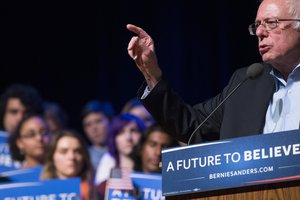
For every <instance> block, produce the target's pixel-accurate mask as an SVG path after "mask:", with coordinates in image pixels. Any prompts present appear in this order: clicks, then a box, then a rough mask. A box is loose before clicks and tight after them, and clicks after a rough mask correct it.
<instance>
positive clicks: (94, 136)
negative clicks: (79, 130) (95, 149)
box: [83, 112, 109, 146]
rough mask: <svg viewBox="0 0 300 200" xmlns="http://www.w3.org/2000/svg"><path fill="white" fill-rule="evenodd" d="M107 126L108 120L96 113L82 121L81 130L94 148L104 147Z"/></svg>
mask: <svg viewBox="0 0 300 200" xmlns="http://www.w3.org/2000/svg"><path fill="white" fill-rule="evenodd" d="M108 126H109V120H108V118H107V117H106V116H105V115H104V114H102V113H98V112H92V113H90V114H88V115H87V116H86V117H85V118H84V119H83V129H84V132H85V134H86V135H87V137H88V138H89V140H90V141H91V143H92V144H93V145H94V146H106V136H107V131H108Z"/></svg>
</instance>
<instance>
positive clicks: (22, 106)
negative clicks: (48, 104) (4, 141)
mask: <svg viewBox="0 0 300 200" xmlns="http://www.w3.org/2000/svg"><path fill="white" fill-rule="evenodd" d="M42 112H43V107H42V98H41V96H40V95H39V93H38V91H37V90H36V89H35V88H34V87H32V86H30V85H23V84H14V85H11V86H10V87H8V88H7V89H6V90H5V91H4V92H3V93H2V95H1V97H0V129H1V130H4V131H7V132H8V133H12V132H14V131H15V130H16V128H17V126H18V123H19V122H20V121H21V120H22V118H23V117H24V116H25V115H30V114H39V115H41V114H42Z"/></svg>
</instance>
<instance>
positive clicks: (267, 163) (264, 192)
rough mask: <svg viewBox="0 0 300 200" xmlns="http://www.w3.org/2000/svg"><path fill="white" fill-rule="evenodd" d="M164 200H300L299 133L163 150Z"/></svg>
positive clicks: (287, 132)
mask: <svg viewBox="0 0 300 200" xmlns="http://www.w3.org/2000/svg"><path fill="white" fill-rule="evenodd" d="M162 164H163V166H162V182H163V183H162V190H163V195H164V196H166V200H177V199H178V200H179V199H180V200H182V199H197V200H198V199H201V200H234V199H237V200H248V199H249V200H250V199H251V200H253V199H255V200H268V199H276V200H277V199H282V200H288V199H300V131H299V130H296V131H285V132H280V133H273V134H260V135H255V136H247V137H241V138H233V139H228V140H220V141H217V142H212V143H203V144H199V145H190V146H186V147H179V148H173V149H164V150H163V151H162Z"/></svg>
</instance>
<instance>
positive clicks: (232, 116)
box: [127, 0, 300, 143]
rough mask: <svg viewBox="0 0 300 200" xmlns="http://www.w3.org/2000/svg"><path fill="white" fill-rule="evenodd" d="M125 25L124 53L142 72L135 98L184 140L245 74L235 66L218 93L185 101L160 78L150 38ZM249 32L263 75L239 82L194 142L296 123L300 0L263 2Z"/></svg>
mask: <svg viewBox="0 0 300 200" xmlns="http://www.w3.org/2000/svg"><path fill="white" fill-rule="evenodd" d="M127 28H128V29H129V30H130V31H132V32H134V33H136V34H137V36H134V37H132V39H131V41H130V42H129V45H128V53H129V55H130V57H131V58H133V59H134V61H135V63H136V65H137V66H138V68H139V69H140V71H141V72H142V74H143V75H144V77H145V83H144V84H143V86H142V87H141V89H140V91H139V97H140V98H141V99H142V102H143V104H144V105H145V107H146V108H147V109H148V111H149V112H150V113H151V114H152V116H153V117H154V118H155V119H156V121H157V122H158V123H159V124H160V125H161V126H162V127H164V128H165V129H166V130H167V131H168V132H169V133H170V134H172V135H174V136H175V137H176V138H177V139H179V140H181V141H183V142H188V141H189V139H190V136H191V133H192V132H193V131H194V130H195V129H196V127H197V126H198V125H199V124H200V123H201V122H202V121H203V120H204V119H205V118H206V117H207V116H208V115H209V114H210V113H211V112H212V111H213V110H214V109H215V108H216V107H217V106H218V105H219V104H220V102H221V101H222V100H223V99H224V98H225V97H226V96H227V95H228V94H229V93H230V92H231V91H232V90H233V88H235V87H236V86H237V85H238V84H239V83H241V82H242V81H243V80H244V79H245V78H246V70H247V68H242V69H239V70H237V71H236V72H235V73H234V74H233V76H232V77H231V79H230V82H229V84H228V85H227V86H226V87H225V88H224V90H223V91H222V93H220V94H219V95H217V96H215V97H214V98H212V99H210V100H208V101H206V102H203V103H200V104H197V105H195V106H190V105H187V104H185V103H184V102H183V100H182V99H181V98H180V97H179V96H178V95H176V93H175V92H174V91H173V90H172V89H171V88H170V87H169V86H168V84H167V81H166V80H165V79H164V78H163V75H162V71H161V69H160V67H159V65H158V62H157V58H156V54H155V50H154V43H153V40H152V38H151V37H150V36H149V35H148V34H147V33H146V32H145V31H144V30H143V29H141V28H139V27H137V26H134V25H131V24H128V25H127ZM249 32H250V34H251V35H256V36H257V38H258V47H259V52H260V54H261V56H262V60H263V63H261V65H263V72H262V75H261V76H260V77H258V78H256V79H255V80H249V81H246V82H245V83H244V84H243V85H241V87H240V88H239V89H238V90H236V92H235V93H234V94H233V95H232V96H231V97H230V98H229V99H228V100H227V101H226V102H225V103H224V104H223V105H222V106H221V107H220V108H219V109H218V110H217V111H216V112H215V113H214V114H213V115H212V116H211V117H210V118H209V119H208V120H207V121H206V122H205V123H204V124H203V125H202V126H201V128H200V129H199V132H197V133H196V134H195V135H194V136H193V138H192V142H193V143H198V142H204V141H210V140H217V139H224V138H232V137H240V136H245V135H253V134H257V133H270V132H277V131H285V130H292V129H298V128H299V121H300V106H299V103H297V102H300V97H299V96H300V95H299V94H300V81H299V80H300V5H299V1H297V0H289V1H288V0H264V1H262V3H261V4H260V6H259V9H258V11H257V16H256V20H255V23H253V24H251V25H250V26H249Z"/></svg>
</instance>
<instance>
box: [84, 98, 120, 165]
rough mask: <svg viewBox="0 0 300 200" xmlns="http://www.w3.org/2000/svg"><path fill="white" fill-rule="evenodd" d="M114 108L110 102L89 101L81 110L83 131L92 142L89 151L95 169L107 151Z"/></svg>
mask: <svg viewBox="0 0 300 200" xmlns="http://www.w3.org/2000/svg"><path fill="white" fill-rule="evenodd" d="M113 115H114V109H113V106H112V104H111V103H109V102H100V101H97V100H93V101H89V102H88V103H87V104H86V105H85V106H84V108H83V110H82V112H81V118H82V127H83V132H84V134H85V135H86V137H87V139H88V141H89V142H90V146H89V153H90V156H91V161H92V164H93V167H94V169H96V168H97V166H98V163H99V160H100V159H101V157H102V156H103V154H104V153H105V152H107V134H108V129H109V125H110V120H111V118H112V117H113Z"/></svg>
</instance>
